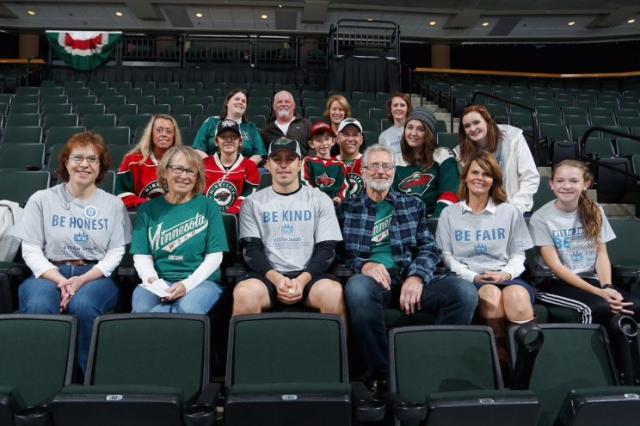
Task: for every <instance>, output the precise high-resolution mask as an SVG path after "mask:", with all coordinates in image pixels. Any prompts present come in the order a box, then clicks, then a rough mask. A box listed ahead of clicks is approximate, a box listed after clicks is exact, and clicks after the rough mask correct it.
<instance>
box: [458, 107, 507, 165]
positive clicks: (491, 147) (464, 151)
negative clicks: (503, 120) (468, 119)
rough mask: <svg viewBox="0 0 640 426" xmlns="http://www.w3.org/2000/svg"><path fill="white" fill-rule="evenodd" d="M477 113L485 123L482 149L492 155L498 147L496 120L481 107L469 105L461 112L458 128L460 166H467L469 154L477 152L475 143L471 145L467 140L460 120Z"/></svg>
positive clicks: (498, 138)
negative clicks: (484, 143) (485, 130)
mask: <svg viewBox="0 0 640 426" xmlns="http://www.w3.org/2000/svg"><path fill="white" fill-rule="evenodd" d="M472 112H477V113H478V114H480V116H481V117H482V118H483V119H484V121H486V122H487V146H486V147H485V148H484V149H485V150H487V151H489V152H491V153H494V152H495V151H496V148H497V147H498V142H499V141H500V129H499V128H498V124H497V123H496V120H494V119H493V117H492V116H491V114H490V113H489V111H487V109H486V108H485V107H484V106H482V105H469V106H467V107H466V108H465V109H464V111H462V115H461V116H460V124H459V126H458V140H459V143H460V162H461V163H462V164H467V163H468V162H469V158H470V157H471V154H473V153H474V152H476V151H478V149H479V148H478V147H477V146H476V144H475V143H473V142H472V141H471V140H469V138H467V134H466V133H465V131H464V125H463V124H462V119H463V118H464V116H465V115H467V114H469V113H472Z"/></svg>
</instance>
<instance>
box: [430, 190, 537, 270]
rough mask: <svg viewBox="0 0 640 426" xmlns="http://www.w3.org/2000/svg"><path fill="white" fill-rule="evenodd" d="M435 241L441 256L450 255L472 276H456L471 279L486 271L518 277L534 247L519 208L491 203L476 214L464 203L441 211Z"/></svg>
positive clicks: (507, 204)
mask: <svg viewBox="0 0 640 426" xmlns="http://www.w3.org/2000/svg"><path fill="white" fill-rule="evenodd" d="M436 241H437V243H438V246H439V247H440V248H441V249H442V251H443V253H450V254H451V255H452V256H453V258H454V260H455V261H457V262H459V263H461V264H462V265H463V266H464V267H466V269H468V270H469V271H470V272H472V273H473V274H471V273H470V272H467V271H464V272H467V273H462V274H459V275H461V276H462V277H463V278H465V279H470V280H473V276H475V274H481V273H484V272H485V271H505V272H508V273H510V274H511V275H512V276H513V277H514V278H515V277H517V276H519V275H520V274H521V273H522V272H523V271H524V252H525V250H527V249H529V248H531V247H533V243H532V242H531V236H530V235H529V230H528V229H527V225H526V223H525V221H524V218H523V216H522V214H521V213H520V212H519V211H518V209H517V208H515V207H514V206H513V205H511V204H509V203H500V204H498V205H495V204H494V203H493V201H492V200H489V203H488V204H487V207H486V208H485V210H484V211H483V212H482V213H479V214H474V213H473V211H472V210H471V209H470V208H469V207H468V206H467V203H465V202H464V201H460V202H458V203H456V204H453V205H450V206H448V207H446V208H444V209H443V210H442V213H441V214H440V219H439V220H438V229H437V232H436ZM514 257H516V260H514ZM454 272H458V271H454Z"/></svg>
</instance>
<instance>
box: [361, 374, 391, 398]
mask: <svg viewBox="0 0 640 426" xmlns="http://www.w3.org/2000/svg"><path fill="white" fill-rule="evenodd" d="M366 386H367V389H368V390H369V395H371V397H372V398H375V399H383V398H384V395H385V394H386V393H387V392H388V391H389V383H388V382H387V380H386V379H376V380H370V381H368V382H366Z"/></svg>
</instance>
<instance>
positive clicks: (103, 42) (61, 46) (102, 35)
mask: <svg viewBox="0 0 640 426" xmlns="http://www.w3.org/2000/svg"><path fill="white" fill-rule="evenodd" d="M46 34H47V39H48V40H49V43H50V44H51V47H52V49H53V50H54V51H55V52H56V54H57V55H58V56H60V58H61V59H62V60H63V61H64V62H65V63H67V64H69V65H70V66H71V67H72V68H74V69H77V70H80V71H91V70H94V69H96V68H97V67H98V66H99V65H100V64H101V63H103V62H105V61H106V60H107V59H108V58H109V56H111V53H112V52H113V51H114V49H115V47H116V46H117V44H118V40H120V37H122V32H121V31H47V32H46Z"/></svg>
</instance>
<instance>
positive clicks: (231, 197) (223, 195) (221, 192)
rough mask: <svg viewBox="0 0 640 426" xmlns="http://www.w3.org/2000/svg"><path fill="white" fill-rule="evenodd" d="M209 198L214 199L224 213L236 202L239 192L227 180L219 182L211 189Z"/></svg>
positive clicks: (208, 194) (208, 193)
mask: <svg viewBox="0 0 640 426" xmlns="http://www.w3.org/2000/svg"><path fill="white" fill-rule="evenodd" d="M207 197H209V198H212V199H214V200H215V201H216V203H218V205H219V206H220V209H221V210H222V211H223V212H224V211H227V209H228V208H229V207H231V206H232V205H233V203H234V202H235V201H236V198H238V191H237V190H236V187H235V186H233V185H232V184H231V183H229V182H227V181H225V180H219V181H218V182H216V183H214V184H213V185H211V186H210V187H209V189H208V190H207Z"/></svg>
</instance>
